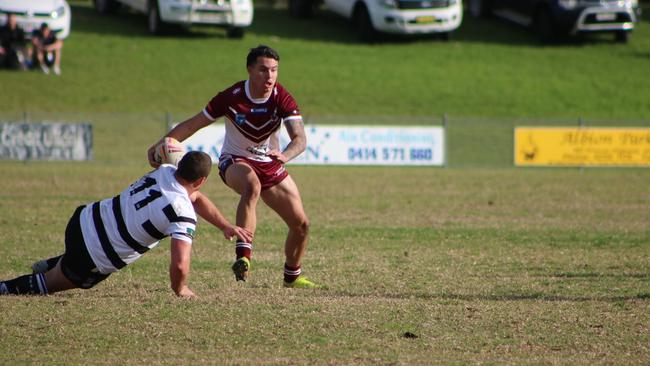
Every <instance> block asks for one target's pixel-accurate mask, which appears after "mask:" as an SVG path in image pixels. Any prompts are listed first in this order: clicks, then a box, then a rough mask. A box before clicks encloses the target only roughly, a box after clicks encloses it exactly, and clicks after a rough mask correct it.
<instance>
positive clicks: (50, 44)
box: [32, 23, 63, 75]
mask: <svg viewBox="0 0 650 366" xmlns="http://www.w3.org/2000/svg"><path fill="white" fill-rule="evenodd" d="M32 45H33V46H34V51H35V52H36V59H37V60H38V64H39V66H40V67H41V70H42V71H43V73H45V74H49V73H50V69H49V66H52V70H53V71H54V74H56V75H61V49H62V48H63V41H62V40H60V39H57V38H56V34H55V33H54V32H52V30H51V29H50V27H49V26H48V25H47V23H43V24H41V27H40V29H38V30H35V31H34V34H33V35H32Z"/></svg>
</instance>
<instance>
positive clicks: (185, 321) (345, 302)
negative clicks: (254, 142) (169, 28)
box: [0, 2, 650, 364]
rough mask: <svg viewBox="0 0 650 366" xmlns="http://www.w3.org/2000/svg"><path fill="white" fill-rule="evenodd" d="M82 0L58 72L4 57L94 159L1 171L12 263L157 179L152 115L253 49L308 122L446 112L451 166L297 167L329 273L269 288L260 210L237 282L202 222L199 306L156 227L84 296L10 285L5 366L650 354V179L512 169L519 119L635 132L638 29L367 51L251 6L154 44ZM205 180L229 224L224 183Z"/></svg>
mask: <svg viewBox="0 0 650 366" xmlns="http://www.w3.org/2000/svg"><path fill="white" fill-rule="evenodd" d="M88 6H89V5H88V4H87V3H84V2H73V11H74V15H73V18H74V24H73V33H72V36H71V38H70V40H69V41H68V42H67V43H66V51H65V52H66V53H65V57H66V58H65V60H64V65H63V72H64V74H63V76H62V77H60V78H54V77H45V76H43V75H40V74H37V73H23V74H19V73H11V72H4V71H3V72H0V81H1V82H2V87H3V90H6V89H4V87H5V85H7V86H8V88H10V89H12V90H13V91H14V92H13V93H11V94H9V93H3V94H2V95H3V97H2V98H0V111H1V112H0V117H2V118H3V119H5V120H19V119H23V114H22V112H23V111H25V110H27V111H29V113H28V115H27V118H28V119H30V120H33V121H41V120H63V121H89V122H92V123H93V125H94V132H95V160H94V161H93V162H89V163H27V164H25V163H17V162H2V163H1V164H0V167H1V168H2V170H3V177H2V179H0V188H2V189H0V233H1V236H2V240H3V245H2V255H0V278H2V279H4V278H9V277H13V276H17V275H19V274H22V273H25V272H26V271H27V270H28V266H29V264H31V262H32V261H33V260H35V259H40V258H43V257H45V256H49V255H55V254H58V253H59V252H60V251H61V250H62V247H63V244H62V240H63V230H64V227H65V224H66V221H67V218H68V217H69V215H70V214H71V213H72V211H73V210H74V208H75V207H76V206H77V205H79V204H82V203H86V202H90V201H93V200H96V199H100V198H104V197H110V196H111V195H113V194H115V193H116V192H118V191H119V190H121V189H122V188H123V187H124V186H126V185H127V184H129V183H131V182H132V181H133V180H134V179H136V178H137V177H139V176H140V175H141V174H142V173H143V172H144V171H146V169H147V166H146V164H145V162H144V153H145V150H146V147H147V146H148V145H149V144H150V143H152V142H153V141H155V139H157V138H159V137H160V135H162V133H163V132H164V128H165V127H164V122H165V111H169V112H171V113H172V117H173V119H179V118H183V117H185V116H188V115H190V114H193V113H195V112H196V111H198V110H199V109H200V108H202V107H203V104H204V103H205V102H206V101H207V98H209V97H211V96H212V95H213V93H214V92H215V91H216V90H217V89H219V88H222V87H223V86H224V85H225V84H227V83H230V82H232V81H235V80H239V79H241V78H243V77H244V70H243V66H242V64H243V55H244V54H245V52H246V49H247V48H248V47H250V46H251V45H255V44H257V43H260V42H266V43H269V44H271V45H273V46H276V47H278V48H279V49H280V51H281V53H282V55H283V61H282V65H283V66H282V67H283V69H282V73H281V75H282V80H284V81H285V84H286V85H287V86H288V87H289V88H290V90H291V91H292V92H293V93H294V94H295V95H296V97H297V98H298V100H299V102H300V103H301V105H302V107H303V110H304V111H305V112H306V113H307V114H308V115H310V116H312V117H311V119H312V120H313V122H319V121H325V122H332V123H368V122H375V123H384V124H385V123H396V122H398V123H408V124H411V123H413V121H415V122H417V123H436V124H438V123H440V117H441V116H442V114H443V113H445V112H446V113H449V115H450V116H451V117H450V118H449V120H448V122H449V142H450V147H449V148H450V152H449V161H450V167H451V168H450V169H428V168H374V167H364V168H355V167H295V166H294V167H290V168H289V169H290V171H291V174H292V176H293V177H294V178H295V179H296V181H297V182H298V184H299V186H300V187H301V191H302V194H303V198H304V202H305V206H306V209H307V212H308V214H309V215H310V218H311V221H312V231H311V233H312V239H311V243H310V247H309V250H308V253H307V256H306V258H305V271H306V274H307V275H308V276H309V277H311V278H312V279H314V280H316V281H318V282H321V283H324V284H327V285H328V286H329V289H327V290H319V291H291V290H285V289H283V288H281V286H280V284H281V271H282V260H283V258H282V242H283V241H284V236H285V228H284V226H283V224H282V222H281V221H280V220H279V219H278V218H277V217H276V216H275V215H274V214H272V213H271V212H270V211H269V210H268V209H267V208H266V207H264V206H261V207H260V208H259V210H258V215H259V220H260V225H259V227H258V232H257V239H256V244H255V245H256V249H255V254H254V262H253V278H252V280H251V281H250V282H249V283H247V284H244V285H242V284H236V283H235V282H234V279H233V278H232V274H231V273H230V271H229V265H230V263H231V260H232V256H233V248H232V244H230V243H227V242H225V241H223V239H222V238H221V235H220V234H219V232H218V231H217V230H215V229H214V228H211V227H208V225H206V223H205V222H201V223H200V225H199V230H198V236H197V240H196V242H195V246H194V249H193V262H192V274H191V279H190V281H191V286H192V288H193V289H194V290H195V291H196V292H197V294H198V295H199V296H200V298H199V299H198V300H197V301H181V300H178V299H176V298H174V297H173V296H172V295H171V291H170V290H169V285H168V274H167V266H168V257H169V245H168V241H164V242H163V243H162V244H161V246H160V247H159V248H157V249H156V250H154V251H152V252H150V253H148V254H147V255H146V256H144V257H143V258H142V259H141V260H140V261H138V262H137V263H135V264H134V265H133V266H130V267H127V268H126V269H125V270H123V271H122V272H120V273H118V274H115V275H113V276H111V277H110V278H109V279H108V280H107V281H105V282H104V283H102V284H100V285H99V286H97V287H96V288H95V289H92V290H89V291H81V290H75V291H70V292H67V293H63V294H59V295H54V296H49V297H46V298H17V297H12V298H2V299H0V314H2V316H0V340H1V341H0V364H42V363H46V362H52V363H55V364H61V363H70V364H82V363H84V364H85V363H88V362H90V361H92V362H100V363H116V364H117V363H127V364H143V363H160V364H178V363H190V362H196V363H212V364H434V363H444V364H467V363H472V364H513V363H514V364H522V363H531V364H594V363H595V364H648V363H650V349H649V348H648V344H650V336H648V334H650V331H649V329H648V324H650V315H649V314H650V302H649V301H648V299H649V298H650V290H649V289H650V273H649V272H648V268H650V226H649V225H648V223H649V222H650V210H649V209H648V208H649V207H650V200H649V197H650V191H649V189H648V184H647V182H648V181H650V172H648V171H647V170H642V169H622V170H615V169H586V170H578V169H511V168H509V167H510V166H511V158H512V141H511V140H512V126H514V125H517V124H576V123H577V118H578V117H580V116H582V117H584V118H586V119H587V122H588V124H601V125H605V124H612V123H614V124H617V125H622V124H625V125H642V126H648V122H647V121H648V120H650V109H648V108H649V107H648V104H647V99H648V95H649V93H648V86H649V85H650V84H648V83H649V82H648V80H647V78H644V77H642V76H641V73H642V70H645V69H647V68H648V65H649V63H650V58H649V57H648V55H649V54H650V53H649V52H650V51H649V50H650V43H649V42H650V41H649V40H648V39H650V38H648V37H647V35H648V30H647V29H648V23H647V22H644V23H642V24H641V25H640V26H639V29H638V31H637V32H635V34H634V35H633V37H632V41H631V44H629V45H627V46H621V45H617V44H613V43H611V42H609V41H608V40H607V39H606V38H600V37H597V38H596V39H595V40H591V41H588V42H586V43H580V44H564V45H559V46H552V47H538V46H535V45H534V44H532V43H531V42H532V41H533V40H532V37H530V36H529V35H527V34H525V33H523V32H519V31H518V30H517V28H515V27H512V26H510V25H507V24H505V23H502V22H487V21H486V22H483V21H482V22H477V21H473V20H471V19H467V21H466V22H465V24H464V25H463V28H462V29H461V31H460V32H459V34H458V36H457V38H456V40H455V41H452V42H451V43H449V44H447V43H441V42H437V41H435V40H415V41H410V42H406V43H401V42H397V41H394V40H387V41H385V42H383V43H381V44H379V45H372V46H370V45H362V44H358V43H356V42H355V41H353V39H354V33H353V32H352V31H351V30H350V29H348V28H346V27H345V26H344V23H343V22H342V21H341V20H339V19H338V18H335V17H332V16H330V15H325V16H322V17H319V18H317V19H316V20H315V21H313V22H311V23H308V22H291V21H289V20H288V18H287V17H286V15H285V12H284V11H279V10H274V9H260V10H259V11H258V13H257V18H256V20H255V25H254V27H253V28H252V29H251V31H250V32H249V33H248V35H247V37H246V39H245V40H244V41H243V42H242V41H232V40H227V39H225V38H224V37H223V32H222V31H220V30H200V29H199V30H196V31H195V32H194V33H186V34H182V35H181V36H169V37H164V38H151V37H149V36H147V35H146V34H145V25H144V22H145V20H144V19H143V18H142V17H139V16H135V15H130V14H122V15H121V16H120V17H119V18H118V17H109V18H101V17H97V16H96V15H95V14H94V13H93V12H92V11H91V10H90V9H89V8H88ZM646 13H647V12H646ZM644 35H645V36H644ZM90 51H92V52H90ZM233 53H234V55H233ZM235 59H236V60H240V61H233V60H235ZM179 65H180V66H179ZM432 65H433V66H432ZM621 80H622V81H624V85H625V87H622V86H621V83H619V81H621ZM402 82H404V83H405V84H406V85H408V88H402V87H400V89H399V90H397V91H396V90H391V89H390V87H391V86H392V87H395V86H399V85H402V84H401V83H402ZM35 91H39V93H36V92H35ZM372 100H378V101H379V102H380V103H378V104H372V103H371V102H370V101H372ZM359 106H362V107H363V108H362V109H361V110H360V109H359ZM366 106H368V107H366ZM396 106H397V107H396ZM327 115H348V116H349V117H347V118H340V117H329V118H326V116H327ZM384 115H389V116H395V115H401V116H409V117H404V118H397V117H386V116H384ZM423 115H424V116H427V117H421V116H423ZM412 116H418V117H417V118H415V117H412ZM456 116H461V117H456ZM644 121H646V122H644ZM470 168H471V169H470ZM206 192H207V193H208V195H209V196H210V197H211V198H212V199H213V200H214V201H215V202H216V203H217V204H218V206H219V207H221V208H222V209H223V211H224V213H225V214H226V216H227V217H229V218H233V217H234V209H235V207H236V203H237V197H236V195H235V194H234V193H232V192H230V191H229V190H227V189H226V188H225V187H224V186H223V184H222V183H221V182H220V181H219V179H218V178H217V177H216V175H215V176H213V177H211V180H210V183H209V184H208V185H207V186H206ZM407 332H409V333H412V334H414V335H415V336H417V338H407V337H405V336H404V335H405V334H406V333H407Z"/></svg>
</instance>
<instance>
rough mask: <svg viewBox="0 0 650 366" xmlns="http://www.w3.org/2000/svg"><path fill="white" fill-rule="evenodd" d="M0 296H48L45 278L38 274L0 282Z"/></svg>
mask: <svg viewBox="0 0 650 366" xmlns="http://www.w3.org/2000/svg"><path fill="white" fill-rule="evenodd" d="M0 295H47V285H46V284H45V276H43V274H42V273H36V274H30V275H24V276H20V277H16V278H14V279H13V280H9V281H4V282H0Z"/></svg>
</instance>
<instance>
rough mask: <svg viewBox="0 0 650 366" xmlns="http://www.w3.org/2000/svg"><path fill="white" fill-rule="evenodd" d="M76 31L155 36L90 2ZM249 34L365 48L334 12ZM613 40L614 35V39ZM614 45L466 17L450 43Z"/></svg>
mask: <svg viewBox="0 0 650 366" xmlns="http://www.w3.org/2000/svg"><path fill="white" fill-rule="evenodd" d="M71 8H72V12H73V17H72V19H73V24H72V28H73V32H86V33H97V34H111V35H118V36H124V37H131V38H133V37H147V38H153V36H151V35H150V34H149V32H148V30H147V18H146V16H145V15H143V14H138V13H135V12H133V11H130V10H128V9H126V8H124V7H122V8H120V9H118V10H117V11H116V12H115V13H114V14H108V15H101V14H98V13H97V12H96V11H95V9H94V8H93V7H92V6H91V4H90V3H73V4H71ZM246 32H247V33H249V34H255V35H257V36H261V37H270V38H272V37H277V38H284V39H297V40H304V41H320V42H335V43H342V44H363V43H362V42H361V41H360V40H359V37H358V35H357V32H356V30H355V29H354V27H353V26H352V24H351V23H350V22H349V21H347V20H346V19H344V18H342V17H339V16H337V15H336V14H334V13H331V12H328V11H325V10H321V11H319V12H318V13H317V15H316V16H314V17H313V18H310V19H295V18H293V17H291V16H289V13H288V11H287V9H285V8H270V7H257V8H256V9H255V17H254V21H253V24H252V25H251V26H250V27H249V28H248V29H246ZM163 37H168V38H191V39H196V38H226V35H225V31H224V30H223V29H219V28H218V27H194V26H193V27H191V28H190V29H186V28H183V27H180V26H175V27H172V29H170V31H169V32H167V34H165V35H163ZM610 38H611V37H610ZM422 41H431V42H440V43H444V42H445V41H442V40H441V38H440V37H439V35H436V34H433V35H416V36H408V37H407V36H397V35H387V34H384V35H381V36H380V37H379V39H378V40H377V42H376V43H377V44H391V43H409V42H422ZM586 41H588V42H589V43H593V42H612V41H611V40H610V39H609V38H604V37H569V38H566V39H565V40H563V41H560V42H556V43H553V44H546V45H542V44H540V43H539V42H538V41H537V39H536V38H535V36H534V35H533V34H532V33H531V32H530V30H529V29H526V28H523V27H520V26H518V25H516V24H512V23H509V22H507V21H504V20H502V19H496V18H491V19H474V18H472V17H471V16H470V15H469V14H467V13H466V14H465V15H464V19H463V24H462V25H461V26H460V28H459V29H457V30H456V31H454V32H453V34H452V41H451V42H459V43H465V42H469V43H485V44H503V45H515V46H526V45H527V46H552V47H561V46H576V45H578V46H579V45H582V44H584V43H587V42H586Z"/></svg>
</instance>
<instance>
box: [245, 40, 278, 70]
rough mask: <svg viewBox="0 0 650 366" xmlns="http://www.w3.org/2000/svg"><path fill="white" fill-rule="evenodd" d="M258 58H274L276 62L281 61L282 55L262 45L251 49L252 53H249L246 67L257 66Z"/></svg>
mask: <svg viewBox="0 0 650 366" xmlns="http://www.w3.org/2000/svg"><path fill="white" fill-rule="evenodd" d="M258 57H266V58H272V59H274V60H275V61H280V54H279V53H278V51H276V50H274V49H273V48H271V47H269V46H266V45H263V44H261V45H259V46H257V47H255V48H251V50H250V52H248V56H246V66H252V65H255V63H256V62H257V58H258Z"/></svg>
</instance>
